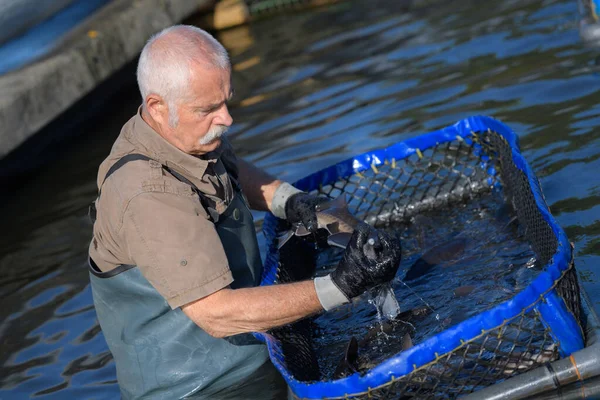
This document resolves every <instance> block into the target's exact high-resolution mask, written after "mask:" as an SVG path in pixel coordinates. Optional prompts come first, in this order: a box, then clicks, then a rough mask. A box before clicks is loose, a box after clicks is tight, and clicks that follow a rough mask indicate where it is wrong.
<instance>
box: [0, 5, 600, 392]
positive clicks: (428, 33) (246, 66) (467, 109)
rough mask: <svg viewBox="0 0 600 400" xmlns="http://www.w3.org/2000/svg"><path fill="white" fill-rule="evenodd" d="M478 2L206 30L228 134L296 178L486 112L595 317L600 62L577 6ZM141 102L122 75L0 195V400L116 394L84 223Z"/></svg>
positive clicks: (289, 17)
mask: <svg viewBox="0 0 600 400" xmlns="http://www.w3.org/2000/svg"><path fill="white" fill-rule="evenodd" d="M481 4H482V3H481V2H480V1H475V0H455V1H452V2H442V1H432V0H428V1H422V2H418V1H417V2H413V3H412V5H411V2H409V1H408V0H405V1H394V2H390V1H382V0H379V1H366V0H364V1H350V2H340V3H338V4H336V5H334V6H331V7H327V8H319V9H313V10H310V11H307V12H303V13H289V14H284V15H280V16H277V17H275V18H271V19H266V20H263V21H260V22H258V23H256V24H254V25H251V26H247V27H241V28H236V29H232V30H229V31H227V32H223V33H221V34H219V35H217V36H218V38H219V39H220V40H222V42H223V43H224V44H225V45H226V46H227V48H228V49H229V50H230V52H231V55H232V60H233V62H234V64H235V76H234V84H235V86H236V91H237V95H236V96H237V97H236V100H235V104H234V105H233V106H232V110H231V111H232V114H233V117H234V119H235V121H236V124H235V126H234V127H233V129H232V132H231V136H232V141H233V143H234V145H235V146H236V147H237V149H238V154H239V155H240V156H243V157H246V158H247V159H249V160H251V161H253V162H255V163H256V164H258V165H259V166H261V167H263V168H265V169H267V170H268V171H269V172H271V173H273V174H275V175H278V176H280V177H282V178H284V179H287V180H290V181H293V180H295V179H297V178H299V177H302V176H304V175H307V174H309V173H311V172H314V171H316V170H318V169H320V168H322V167H325V166H327V165H330V164H333V163H335V162H338V161H340V160H342V159H345V158H348V157H350V156H352V155H353V154H355V153H358V152H364V151H367V150H370V149H375V148H380V147H384V146H388V145H390V144H392V143H395V142H397V141H399V140H403V139H406V138H408V137H411V136H413V135H415V134H418V133H424V132H427V131H431V130H433V129H437V128H440V127H443V126H445V125H448V124H451V123H454V122H455V121H457V120H459V119H462V118H464V117H466V116H469V115H473V114H487V115H493V116H495V117H497V118H499V119H501V120H503V121H504V122H505V123H507V124H508V125H509V126H511V127H512V128H513V129H514V130H515V131H516V132H517V133H518V134H519V136H520V138H521V141H520V142H521V147H522V149H523V152H524V155H525V157H526V159H527V160H528V161H529V162H530V164H531V166H532V168H533V169H534V171H535V173H536V174H537V176H538V177H539V178H540V181H541V185H542V188H543V190H544V193H545V196H546V200H547V202H548V204H549V205H550V207H551V209H552V212H553V214H554V215H555V216H556V218H557V220H558V222H559V223H560V224H561V225H562V226H563V227H564V228H565V230H566V232H567V234H568V236H569V239H570V240H571V241H573V242H574V244H575V255H576V258H575V262H576V265H577V267H578V270H579V274H580V278H581V280H582V281H583V285H584V287H585V288H586V290H587V291H588V293H590V295H591V297H592V300H593V302H594V303H595V305H596V307H597V309H598V308H600V277H599V275H598V274H599V273H598V269H597V267H596V265H597V264H598V261H599V256H600V223H598V216H599V215H600V184H599V183H598V179H597V171H598V170H599V169H600V129H599V128H600V105H599V104H598V103H599V100H600V75H599V74H598V71H599V68H598V66H597V65H596V62H595V60H596V58H597V57H598V56H599V55H600V51H599V50H598V49H593V48H586V47H584V46H583V44H582V43H581V41H580V39H579V36H578V32H577V19H578V15H577V4H576V1H575V0H554V1H547V0H519V1H516V0H504V1H497V2H487V3H485V7H482V5H481ZM138 104H139V98H138V94H137V93H136V89H135V82H134V81H133V79H132V80H131V82H128V83H126V84H124V85H123V89H122V91H121V92H120V93H119V94H118V95H117V96H115V97H114V98H113V99H111V100H110V101H108V102H106V104H103V105H99V106H98V107H101V114H100V116H99V117H97V118H94V119H92V120H90V121H88V122H87V123H86V124H85V125H84V126H80V127H77V128H76V130H77V133H78V135H77V139H75V140H72V141H71V142H70V143H69V145H68V146H65V147H64V148H63V149H62V151H61V152H60V153H58V154H56V156H55V159H54V161H53V162H52V163H50V164H47V165H46V166H45V167H44V168H43V169H42V170H41V171H39V173H37V174H36V175H35V176H33V177H31V178H29V179H27V180H25V181H23V182H22V183H21V185H19V186H18V187H14V188H10V189H8V190H3V191H2V193H1V194H0V197H1V199H2V200H1V201H2V218H1V219H0V226H1V230H0V232H2V234H1V235H2V238H1V239H2V240H0V296H1V298H2V305H3V307H2V310H1V311H0V313H1V314H0V321H2V322H1V324H0V335H1V339H0V343H2V351H0V357H1V360H2V361H1V363H0V365H1V371H0V379H1V385H0V386H1V388H2V389H1V391H0V398H10V399H19V398H29V397H30V396H34V395H35V396H36V398H37V397H39V398H44V399H45V398H56V399H63V398H96V399H103V398H107V399H108V398H110V399H112V398H115V397H117V396H118V387H117V385H116V383H115V367H114V363H113V361H112V358H111V356H110V354H109V353H108V351H107V348H106V345H105V344H104V339H103V337H102V333H101V332H100V331H99V329H98V325H97V322H96V320H95V317H94V311H93V309H92V308H91V297H90V292H89V286H88V278H87V272H86V269H85V268H86V267H85V259H86V251H87V244H88V242H89V240H90V226H89V224H88V223H87V221H86V218H85V213H86V207H87V205H88V204H89V202H90V201H91V200H92V199H93V198H94V196H95V191H96V188H95V176H96V170H97V167H98V165H99V163H100V162H101V161H102V159H103V158H104V157H105V156H106V155H107V154H108V152H109V150H110V147H111V145H112V142H113V141H114V139H115V138H116V136H117V135H118V133H119V130H120V127H121V125H122V124H123V123H124V122H125V121H126V120H127V119H128V118H129V117H130V116H131V115H133V114H134V113H135V110H136V108H137V106H138ZM256 217H257V218H258V219H260V217H261V216H260V214H256ZM261 240H262V236H261ZM264 248H265V246H264V242H261V249H262V250H263V251H264ZM254 393H259V394H260V395H262V398H269V395H265V394H264V393H260V391H256V392H255V391H252V390H248V397H250V395H251V394H254ZM259 394H257V396H258V395H259ZM275 396H276V395H273V396H272V397H275Z"/></svg>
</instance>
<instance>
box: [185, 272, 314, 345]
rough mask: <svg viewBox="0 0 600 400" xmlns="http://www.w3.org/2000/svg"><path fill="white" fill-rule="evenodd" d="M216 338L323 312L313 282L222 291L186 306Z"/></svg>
mask: <svg viewBox="0 0 600 400" xmlns="http://www.w3.org/2000/svg"><path fill="white" fill-rule="evenodd" d="M182 310H183V312H184V313H185V314H186V315H187V316H188V317H189V318H190V319H191V320H192V321H194V322H195V323H196V324H197V325H198V326H200V327H201V328H202V329H204V330H205V331H206V332H207V333H209V334H210V335H212V336H215V337H225V336H231V335H236V334H239V333H247V332H264V331H266V330H268V329H270V328H274V327H277V326H281V325H285V324H289V323H291V322H294V321H297V320H299V319H302V318H304V317H307V316H309V315H312V314H315V313H317V312H320V311H322V310H323V308H322V306H321V303H320V302H319V298H318V297H317V293H316V290H315V286H314V284H313V282H312V281H303V282H296V283H289V284H282V285H273V286H259V287H253V288H244V289H229V288H226V289H222V290H220V291H218V292H216V293H213V294H211V295H210V296H207V297H205V298H203V299H200V300H197V301H195V302H193V303H190V304H187V305H185V306H183V307H182Z"/></svg>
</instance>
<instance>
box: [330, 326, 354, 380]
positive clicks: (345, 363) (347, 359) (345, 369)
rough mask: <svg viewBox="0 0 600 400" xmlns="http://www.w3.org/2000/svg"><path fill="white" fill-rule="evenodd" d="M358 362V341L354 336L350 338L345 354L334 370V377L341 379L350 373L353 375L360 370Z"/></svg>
mask: <svg viewBox="0 0 600 400" xmlns="http://www.w3.org/2000/svg"><path fill="white" fill-rule="evenodd" d="M359 368H360V366H359V363H358V341H357V340H356V338H355V337H354V336H352V337H351V338H350V341H349V342H348V344H347V345H346V350H345V351H344V356H343V357H342V359H341V360H340V362H339V363H338V366H337V367H336V368H335V371H334V372H333V379H340V378H343V377H346V376H348V375H352V374H354V373H356V372H358V371H359Z"/></svg>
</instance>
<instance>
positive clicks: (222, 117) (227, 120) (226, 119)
mask: <svg viewBox="0 0 600 400" xmlns="http://www.w3.org/2000/svg"><path fill="white" fill-rule="evenodd" d="M214 122H215V123H216V124H218V125H225V126H231V124H232V123H233V118H232V117H231V114H229V109H228V108H227V104H223V106H222V107H221V108H220V109H219V112H218V114H217V118H216V120H215V121H214Z"/></svg>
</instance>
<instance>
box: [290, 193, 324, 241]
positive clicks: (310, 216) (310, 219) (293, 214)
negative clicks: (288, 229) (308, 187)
mask: <svg viewBox="0 0 600 400" xmlns="http://www.w3.org/2000/svg"><path fill="white" fill-rule="evenodd" d="M327 201H329V199H328V198H327V197H323V196H315V195H312V194H308V193H304V192H301V193H296V194H293V195H291V196H290V197H289V198H288V199H287V201H286V202H285V215H286V219H287V220H288V222H291V223H292V224H294V223H297V222H302V224H303V225H304V227H305V228H306V229H307V230H308V231H310V232H316V231H317V215H316V214H315V212H316V211H317V210H316V207H317V205H319V204H321V203H325V202H327Z"/></svg>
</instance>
